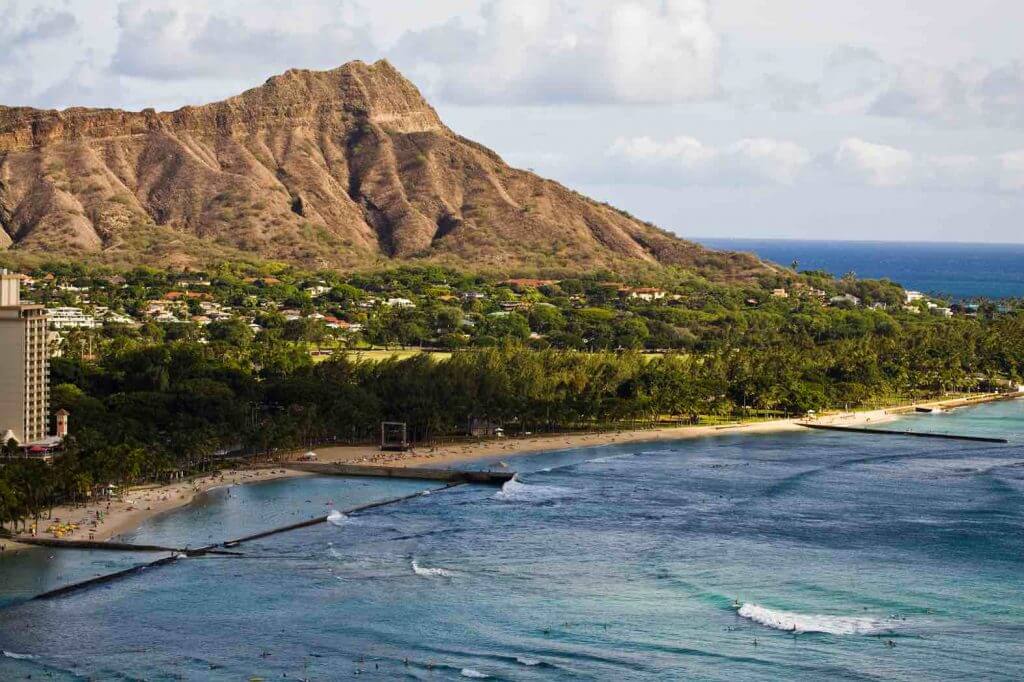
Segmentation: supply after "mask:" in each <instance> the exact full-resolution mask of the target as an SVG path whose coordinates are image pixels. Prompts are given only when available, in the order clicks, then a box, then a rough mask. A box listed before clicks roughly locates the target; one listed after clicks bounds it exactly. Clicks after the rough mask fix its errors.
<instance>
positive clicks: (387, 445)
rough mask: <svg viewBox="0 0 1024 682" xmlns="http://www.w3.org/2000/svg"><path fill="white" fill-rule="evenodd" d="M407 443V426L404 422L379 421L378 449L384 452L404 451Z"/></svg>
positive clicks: (406, 448)
mask: <svg viewBox="0 0 1024 682" xmlns="http://www.w3.org/2000/svg"><path fill="white" fill-rule="evenodd" d="M411 447H412V446H411V445H410V444H409V426H408V424H406V423H405V422H381V423H380V449H381V450H383V451H385V452H406V451H408V450H409V449H411Z"/></svg>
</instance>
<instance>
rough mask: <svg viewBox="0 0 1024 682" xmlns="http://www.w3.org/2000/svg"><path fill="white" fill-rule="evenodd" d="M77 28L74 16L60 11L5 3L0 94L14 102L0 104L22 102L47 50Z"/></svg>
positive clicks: (0, 16) (0, 13)
mask: <svg viewBox="0 0 1024 682" xmlns="http://www.w3.org/2000/svg"><path fill="white" fill-rule="evenodd" d="M78 29H79V26H78V22H77V20H76V19H75V17H74V15H72V14H71V13H69V12H67V11H64V10H62V9H56V8H49V7H35V8H30V6H28V5H25V4H24V3H21V2H17V1H13V2H8V3H5V5H4V6H3V7H2V8H0V46H2V47H0V93H9V95H10V96H11V97H12V98H16V99H15V100H14V101H10V102H3V103H4V104H8V103H10V104H15V103H22V102H24V99H25V98H26V97H27V96H28V95H29V93H30V92H31V91H32V88H33V85H34V83H35V81H36V80H37V79H38V77H39V76H40V75H41V73H40V72H41V71H44V70H45V69H43V68H42V66H41V65H42V64H44V63H45V60H46V58H47V56H48V54H49V53H50V51H51V50H52V49H53V47H54V46H56V45H59V44H60V41H68V40H69V39H70V38H71V37H73V36H74V34H75V33H76V32H77V31H78Z"/></svg>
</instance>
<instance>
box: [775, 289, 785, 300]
mask: <svg viewBox="0 0 1024 682" xmlns="http://www.w3.org/2000/svg"><path fill="white" fill-rule="evenodd" d="M772 298H789V292H788V291H786V290H785V289H772Z"/></svg>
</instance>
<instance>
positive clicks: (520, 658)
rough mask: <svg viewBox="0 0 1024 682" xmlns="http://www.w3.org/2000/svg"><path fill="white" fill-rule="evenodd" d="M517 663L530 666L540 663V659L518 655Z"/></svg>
mask: <svg viewBox="0 0 1024 682" xmlns="http://www.w3.org/2000/svg"><path fill="white" fill-rule="evenodd" d="M516 663H518V664H520V665H525V666H528V667H530V668H532V667H534V666H537V665H540V661H538V660H537V659H536V658H526V657H525V656H516Z"/></svg>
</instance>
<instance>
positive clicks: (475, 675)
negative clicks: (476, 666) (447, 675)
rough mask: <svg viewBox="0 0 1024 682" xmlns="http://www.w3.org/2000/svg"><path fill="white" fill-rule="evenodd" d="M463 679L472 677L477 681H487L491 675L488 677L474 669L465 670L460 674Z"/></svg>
mask: <svg viewBox="0 0 1024 682" xmlns="http://www.w3.org/2000/svg"><path fill="white" fill-rule="evenodd" d="M459 674H460V675H462V676H463V677H472V678H473V679H475V680H486V679H487V678H488V677H490V675H486V674H484V673H482V672H480V671H479V670H473V669H472V668H463V669H462V670H461V671H460V673H459Z"/></svg>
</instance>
